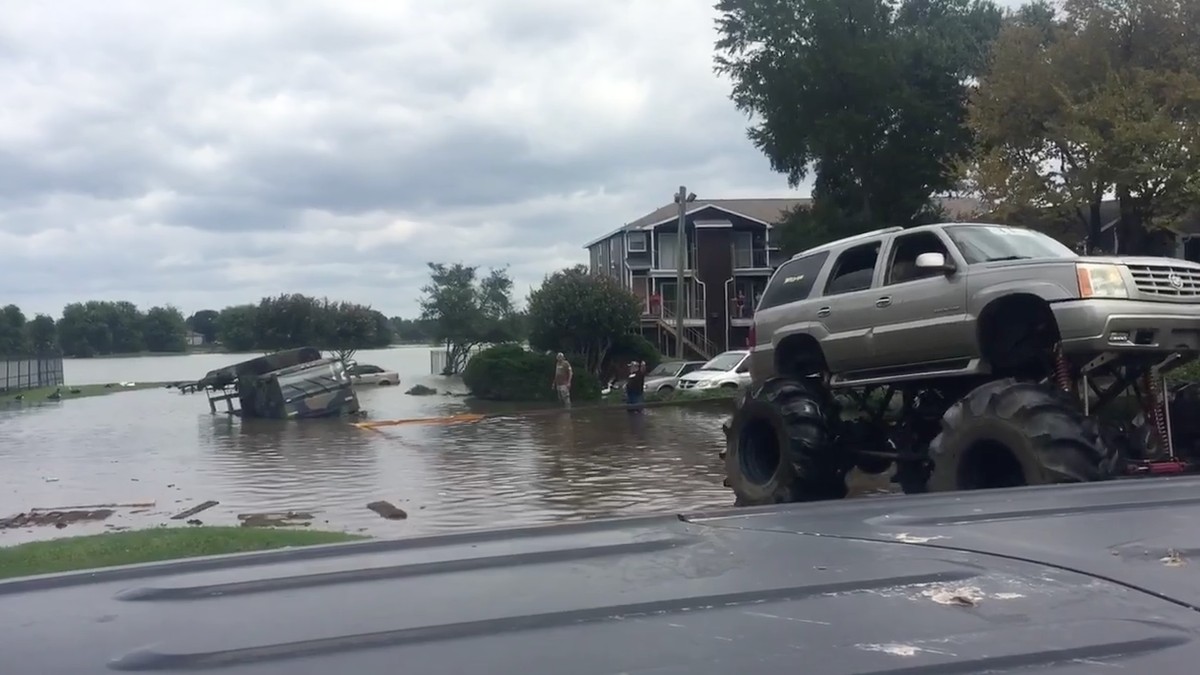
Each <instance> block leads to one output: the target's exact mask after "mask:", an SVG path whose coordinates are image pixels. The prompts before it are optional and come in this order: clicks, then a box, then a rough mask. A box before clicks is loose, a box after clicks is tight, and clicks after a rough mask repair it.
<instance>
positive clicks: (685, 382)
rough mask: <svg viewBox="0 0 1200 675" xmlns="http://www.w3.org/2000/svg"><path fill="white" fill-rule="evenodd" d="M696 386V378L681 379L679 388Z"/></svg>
mask: <svg viewBox="0 0 1200 675" xmlns="http://www.w3.org/2000/svg"><path fill="white" fill-rule="evenodd" d="M695 386H696V381H695V380H680V381H679V388H680V389H691V388H693V387H695Z"/></svg>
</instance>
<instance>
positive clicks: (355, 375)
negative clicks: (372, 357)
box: [346, 363, 400, 387]
mask: <svg viewBox="0 0 1200 675" xmlns="http://www.w3.org/2000/svg"><path fill="white" fill-rule="evenodd" d="M346 374H347V375H349V376H350V377H351V378H352V379H353V380H354V384H377V385H379V386H381V387H386V386H389V385H394V384H400V374H399V373H397V372H395V371H393V370H384V369H383V368H380V367H379V366H372V365H369V364H366V363H354V364H351V365H350V367H348V368H346Z"/></svg>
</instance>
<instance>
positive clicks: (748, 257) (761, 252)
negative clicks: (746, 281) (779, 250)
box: [733, 246, 771, 272]
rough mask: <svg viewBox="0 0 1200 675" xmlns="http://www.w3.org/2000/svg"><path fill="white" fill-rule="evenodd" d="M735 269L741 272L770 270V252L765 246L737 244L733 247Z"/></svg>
mask: <svg viewBox="0 0 1200 675" xmlns="http://www.w3.org/2000/svg"><path fill="white" fill-rule="evenodd" d="M733 269H735V270H737V271H739V272H745V271H758V270H764V271H766V270H770V269H771V256H770V253H769V252H768V250H767V249H766V248H765V247H764V248H742V247H740V246H735V247H734V249H733Z"/></svg>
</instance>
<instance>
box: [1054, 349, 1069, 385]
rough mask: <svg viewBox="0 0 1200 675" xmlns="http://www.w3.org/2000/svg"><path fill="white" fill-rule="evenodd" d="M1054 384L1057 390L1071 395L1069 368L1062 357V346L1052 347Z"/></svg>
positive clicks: (1064, 357) (1065, 359) (1065, 358)
mask: <svg viewBox="0 0 1200 675" xmlns="http://www.w3.org/2000/svg"><path fill="white" fill-rule="evenodd" d="M1054 383H1055V384H1057V385H1058V388H1059V389H1062V390H1063V391H1065V392H1067V393H1071V366H1070V364H1068V363H1067V357H1066V356H1063V352H1062V345H1061V344H1058V345H1055V346H1054Z"/></svg>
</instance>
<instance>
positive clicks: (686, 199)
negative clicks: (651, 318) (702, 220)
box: [675, 185, 696, 361]
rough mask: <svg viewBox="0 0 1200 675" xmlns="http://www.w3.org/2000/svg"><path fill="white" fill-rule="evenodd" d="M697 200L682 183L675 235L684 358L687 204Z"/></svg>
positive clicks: (678, 335) (679, 343)
mask: <svg viewBox="0 0 1200 675" xmlns="http://www.w3.org/2000/svg"><path fill="white" fill-rule="evenodd" d="M694 201H696V195H694V194H691V193H689V192H688V191H687V187H685V186H683V185H680V186H679V192H677V193H675V203H676V204H678V205H679V228H678V232H677V234H676V235H675V237H676V239H678V242H677V244H678V248H679V251H678V252H677V253H676V254H675V256H676V257H675V265H676V267H675V357H676V358H678V359H679V360H681V361H682V360H683V359H684V355H683V312H684V311H685V309H686V307H687V303H686V302H685V300H684V298H685V294H684V286H683V266H684V265H686V264H687V229H686V225H687V205H688V204H689V203H690V202H694Z"/></svg>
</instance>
